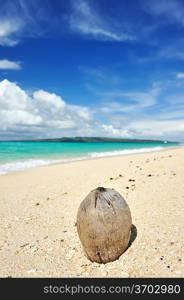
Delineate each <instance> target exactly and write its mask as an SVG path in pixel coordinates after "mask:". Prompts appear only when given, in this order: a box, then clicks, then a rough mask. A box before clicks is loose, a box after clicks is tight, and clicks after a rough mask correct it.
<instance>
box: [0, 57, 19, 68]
mask: <svg viewBox="0 0 184 300" xmlns="http://www.w3.org/2000/svg"><path fill="white" fill-rule="evenodd" d="M20 69H21V65H20V62H15V61H10V60H7V59H1V60H0V70H20Z"/></svg>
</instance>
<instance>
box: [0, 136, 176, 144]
mask: <svg viewBox="0 0 184 300" xmlns="http://www.w3.org/2000/svg"><path fill="white" fill-rule="evenodd" d="M0 142H35V143H36V142H43V143H44V142H50V143H71V142H72V143H180V142H178V141H168V140H150V139H148V140H147V139H122V138H106V137H104V138H103V137H62V138H52V139H27V140H0Z"/></svg>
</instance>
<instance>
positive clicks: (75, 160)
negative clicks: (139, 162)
mask: <svg viewBox="0 0 184 300" xmlns="http://www.w3.org/2000/svg"><path fill="white" fill-rule="evenodd" d="M181 148H184V145H181V146H169V147H163V149H160V150H151V151H145V152H135V153H126V154H117V155H107V156H105V155H104V156H102V157H86V158H81V159H80V158H73V159H72V160H68V161H60V162H53V163H52V162H51V163H48V164H44V165H40V166H36V167H30V168H26V169H24V170H16V171H9V172H7V173H4V174H3V173H2V174H1V173H0V176H5V175H9V174H16V173H17V172H18V173H19V172H26V171H29V170H35V169H39V168H44V167H49V166H55V165H62V164H70V163H77V162H81V161H88V160H89V161H91V160H98V159H104V158H105V159H106V158H114V157H124V156H134V155H141V154H143V155H144V154H146V153H148V154H149V153H157V152H158V153H159V152H163V151H169V150H172V149H173V150H174V149H181ZM150 149H152V148H150ZM115 151H116V150H115ZM99 153H100V152H99ZM40 159H41V160H42V159H43V158H40ZM38 160H39V159H38ZM17 162H20V161H17ZM5 164H6V163H5Z"/></svg>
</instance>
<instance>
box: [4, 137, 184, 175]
mask: <svg viewBox="0 0 184 300" xmlns="http://www.w3.org/2000/svg"><path fill="white" fill-rule="evenodd" d="M179 145H180V143H164V142H152V143H148V142H144V143H138V142H136V143H133V142H131V143H130V142H129V143H107V142H104V143H103V142H100V143H95V142H88V143H83V142H77V143H76V142H63V143H59V142H13V141H12V142H0V174H6V173H9V172H13V171H21V170H25V169H29V168H34V167H38V166H43V165H48V164H53V163H59V162H67V161H73V160H83V159H91V158H96V157H105V156H115V155H124V154H131V153H132V154H133V153H141V152H151V151H159V150H162V149H164V148H166V147H176V146H179Z"/></svg>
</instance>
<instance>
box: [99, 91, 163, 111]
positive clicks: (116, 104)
mask: <svg viewBox="0 0 184 300" xmlns="http://www.w3.org/2000/svg"><path fill="white" fill-rule="evenodd" d="M160 91H161V88H160V87H154V88H152V89H151V90H150V91H148V92H139V91H138V92H124V91H112V92H98V91H97V94H98V95H99V96H101V97H103V98H105V99H107V100H106V101H105V102H104V103H103V105H102V106H101V107H99V108H98V110H99V111H102V112H104V113H113V112H122V113H127V112H133V111H137V110H142V109H144V108H146V107H151V106H154V105H155V104H156V103H157V97H158V96H159V93H160ZM117 100H118V101H117ZM119 100H120V101H119Z"/></svg>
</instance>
